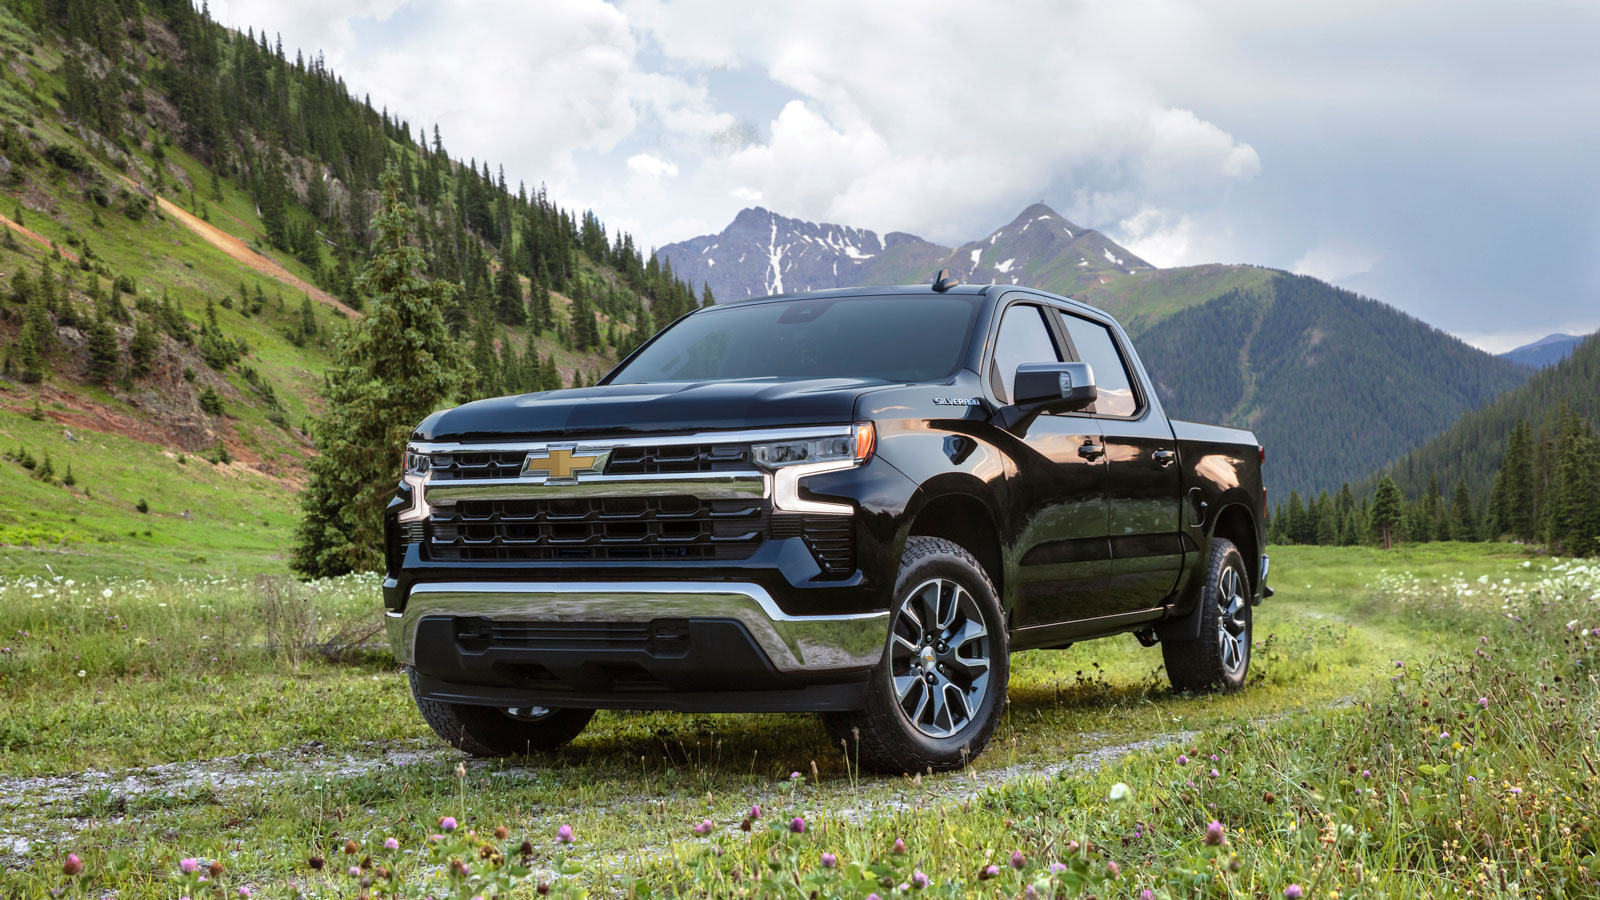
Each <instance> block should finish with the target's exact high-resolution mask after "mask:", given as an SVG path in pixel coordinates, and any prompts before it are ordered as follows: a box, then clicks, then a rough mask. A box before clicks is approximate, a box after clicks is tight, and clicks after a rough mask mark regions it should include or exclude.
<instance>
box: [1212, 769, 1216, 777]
mask: <svg viewBox="0 0 1600 900" xmlns="http://www.w3.org/2000/svg"><path fill="white" fill-rule="evenodd" d="M1211 777H1212V778H1216V777H1217V770H1216V769H1212V770H1211Z"/></svg>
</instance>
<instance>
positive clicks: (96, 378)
mask: <svg viewBox="0 0 1600 900" xmlns="http://www.w3.org/2000/svg"><path fill="white" fill-rule="evenodd" d="M88 344H89V379H90V380H91V381H93V382H95V383H96V384H105V383H106V382H108V381H110V380H111V379H112V378H113V377H114V376H115V375H116V374H117V369H118V367H119V365H120V363H121V362H122V360H121V359H120V358H119V355H118V352H117V332H116V329H115V328H113V327H112V325H111V320H110V319H108V318H107V317H105V316H99V317H97V318H96V319H95V321H94V324H93V325H91V326H90V327H89V340H88Z"/></svg>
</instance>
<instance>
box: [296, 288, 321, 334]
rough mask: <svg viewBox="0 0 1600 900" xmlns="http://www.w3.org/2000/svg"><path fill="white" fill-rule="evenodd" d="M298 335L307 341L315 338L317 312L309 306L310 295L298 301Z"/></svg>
mask: <svg viewBox="0 0 1600 900" xmlns="http://www.w3.org/2000/svg"><path fill="white" fill-rule="evenodd" d="M300 335H301V336H302V337H304V338H305V339H306V340H308V341H313V340H316V338H317V313H316V311H315V310H314V309H312V308H311V295H309V294H307V295H305V297H304V298H302V299H301V301H300Z"/></svg>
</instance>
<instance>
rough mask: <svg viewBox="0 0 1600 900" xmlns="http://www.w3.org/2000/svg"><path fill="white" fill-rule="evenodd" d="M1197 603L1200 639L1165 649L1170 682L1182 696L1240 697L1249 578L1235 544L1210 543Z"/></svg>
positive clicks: (1166, 644) (1246, 655)
mask: <svg viewBox="0 0 1600 900" xmlns="http://www.w3.org/2000/svg"><path fill="white" fill-rule="evenodd" d="M1198 602H1199V604H1200V607H1199V609H1198V610H1197V611H1196V614H1197V615H1198V616H1200V636H1199V637H1198V638H1196V639H1194V640H1192V641H1163V642H1162V643H1161V653H1162V656H1163V657H1164V658H1165V659H1166V663H1167V679H1168V680H1170V681H1171V682H1172V687H1173V689H1175V690H1179V691H1195V692H1202V691H1236V690H1238V689H1240V688H1242V687H1244V679H1245V675H1246V674H1247V673H1248V672H1249V670H1250V634H1251V622H1250V576H1249V574H1248V570H1246V568H1245V564H1244V557H1243V556H1241V555H1240V553H1239V548H1237V547H1235V546H1234V545H1233V542H1232V541H1229V540H1226V539H1224V538H1212V539H1211V559H1210V563H1209V565H1208V566H1207V569H1206V581H1205V585H1204V587H1203V588H1202V589H1201V591H1200V599H1199V601H1198Z"/></svg>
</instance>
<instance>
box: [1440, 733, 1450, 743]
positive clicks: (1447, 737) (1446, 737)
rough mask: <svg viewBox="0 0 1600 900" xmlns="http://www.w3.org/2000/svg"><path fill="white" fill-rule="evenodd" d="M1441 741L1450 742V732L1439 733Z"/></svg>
mask: <svg viewBox="0 0 1600 900" xmlns="http://www.w3.org/2000/svg"><path fill="white" fill-rule="evenodd" d="M1439 740H1441V741H1448V740H1450V732H1448V731H1441V732H1439Z"/></svg>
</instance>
